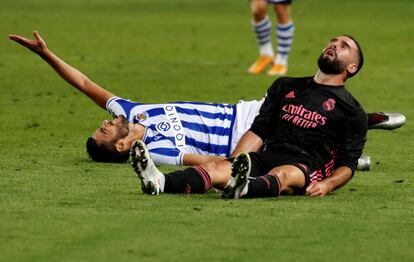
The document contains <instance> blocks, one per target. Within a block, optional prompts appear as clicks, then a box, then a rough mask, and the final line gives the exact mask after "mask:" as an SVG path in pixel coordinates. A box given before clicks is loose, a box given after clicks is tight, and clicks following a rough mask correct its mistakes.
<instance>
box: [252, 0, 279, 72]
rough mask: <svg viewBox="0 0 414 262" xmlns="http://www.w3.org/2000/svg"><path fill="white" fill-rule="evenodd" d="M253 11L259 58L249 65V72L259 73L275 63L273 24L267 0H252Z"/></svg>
mask: <svg viewBox="0 0 414 262" xmlns="http://www.w3.org/2000/svg"><path fill="white" fill-rule="evenodd" d="M250 5H251V11H252V15H253V23H252V25H253V31H254V33H255V36H256V39H257V42H258V44H259V54H260V56H259V58H258V59H257V60H256V61H255V62H254V63H253V64H252V65H251V66H250V67H249V69H248V72H249V73H251V74H259V73H261V72H263V70H264V69H265V68H266V67H267V66H268V65H270V64H272V63H273V59H274V52H273V47H272V41H271V36H270V32H271V30H272V24H271V22H270V19H269V17H268V16H267V1H266V0H252V1H251V3H250Z"/></svg>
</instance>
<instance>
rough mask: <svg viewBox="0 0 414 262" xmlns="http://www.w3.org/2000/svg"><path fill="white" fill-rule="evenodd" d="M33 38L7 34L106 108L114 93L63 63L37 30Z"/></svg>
mask: <svg viewBox="0 0 414 262" xmlns="http://www.w3.org/2000/svg"><path fill="white" fill-rule="evenodd" d="M33 34H34V37H35V38H34V39H29V38H25V37H23V36H19V35H13V34H11V35H9V38H10V39H11V40H13V41H15V42H17V43H19V44H21V45H22V46H24V47H27V48H28V49H30V50H31V51H32V52H34V53H36V54H38V55H39V56H40V57H41V58H43V60H45V61H46V62H47V63H48V64H49V65H50V66H51V67H52V68H53V69H54V70H55V71H56V72H57V73H58V74H59V75H60V76H61V77H62V78H63V79H64V80H65V81H67V82H68V83H69V84H71V85H72V86H74V87H75V88H76V89H78V90H79V91H81V92H82V93H84V94H85V95H87V96H88V97H89V98H90V99H92V100H93V101H94V102H95V103H96V104H97V105H99V106H100V107H102V108H103V109H105V108H106V102H107V101H108V99H110V98H111V97H113V96H114V95H113V94H111V93H110V92H108V91H107V90H105V89H103V88H102V87H100V86H99V85H97V84H96V83H95V82H93V81H91V80H90V79H89V78H88V77H87V76H86V75H84V74H83V73H82V72H80V71H79V70H77V69H76V68H74V67H72V66H71V65H68V64H67V63H65V62H64V61H63V60H62V59H60V58H59V57H58V56H56V55H55V54H54V53H53V52H52V51H50V50H49V49H48V48H47V46H46V42H45V41H44V40H43V39H42V37H41V36H40V35H39V33H38V32H37V31H34V32H33Z"/></svg>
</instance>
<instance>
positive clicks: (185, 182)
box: [164, 166, 211, 194]
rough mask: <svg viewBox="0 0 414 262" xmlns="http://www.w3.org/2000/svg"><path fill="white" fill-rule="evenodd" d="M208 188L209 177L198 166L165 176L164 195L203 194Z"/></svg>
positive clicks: (209, 186) (209, 183)
mask: <svg viewBox="0 0 414 262" xmlns="http://www.w3.org/2000/svg"><path fill="white" fill-rule="evenodd" d="M210 188H211V181H210V176H209V175H208V173H207V171H205V170H204V169H203V168H201V167H199V166H196V167H190V168H187V169H184V170H177V171H174V172H171V173H168V174H165V187H164V193H192V194H194V193H205V192H207V191H208V190H209V189H210Z"/></svg>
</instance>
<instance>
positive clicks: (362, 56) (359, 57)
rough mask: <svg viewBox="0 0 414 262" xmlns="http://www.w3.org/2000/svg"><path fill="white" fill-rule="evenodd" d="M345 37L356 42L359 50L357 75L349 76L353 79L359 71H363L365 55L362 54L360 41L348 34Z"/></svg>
mask: <svg viewBox="0 0 414 262" xmlns="http://www.w3.org/2000/svg"><path fill="white" fill-rule="evenodd" d="M344 36H346V37H349V38H351V40H352V41H354V43H355V45H356V46H357V48H358V51H357V52H358V69H357V70H356V71H355V73H353V74H350V73H349V74H348V78H351V77H353V76H354V75H356V74H357V73H358V72H359V70H361V68H362V66H363V65H364V55H363V54H362V49H361V46H360V45H359V43H358V41H357V40H356V39H355V38H354V37H353V36H351V35H346V34H345V35H344Z"/></svg>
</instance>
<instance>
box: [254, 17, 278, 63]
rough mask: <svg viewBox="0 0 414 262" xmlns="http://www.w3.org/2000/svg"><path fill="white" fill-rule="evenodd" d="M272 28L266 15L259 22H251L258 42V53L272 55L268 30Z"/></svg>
mask: <svg viewBox="0 0 414 262" xmlns="http://www.w3.org/2000/svg"><path fill="white" fill-rule="evenodd" d="M271 30H272V23H271V22H270V20H269V18H268V17H266V18H265V19H264V20H262V21H260V22H257V23H256V22H253V31H254V33H255V35H256V39H257V42H258V43H259V48H260V54H261V55H266V56H273V48H272V42H271V39H270V31H271Z"/></svg>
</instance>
